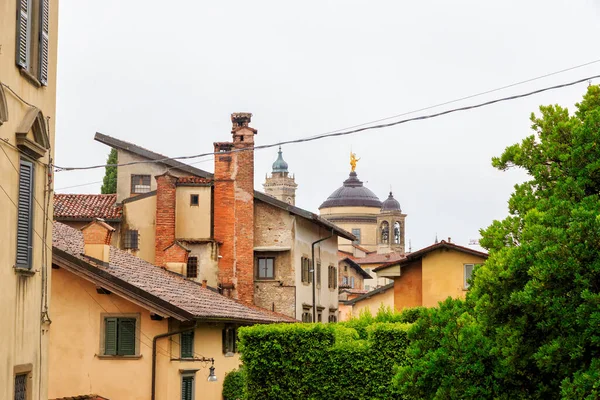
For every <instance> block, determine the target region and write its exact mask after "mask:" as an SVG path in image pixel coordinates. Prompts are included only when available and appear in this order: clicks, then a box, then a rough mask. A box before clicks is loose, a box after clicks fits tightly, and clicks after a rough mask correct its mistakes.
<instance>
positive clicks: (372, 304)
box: [352, 288, 394, 318]
mask: <svg viewBox="0 0 600 400" xmlns="http://www.w3.org/2000/svg"><path fill="white" fill-rule="evenodd" d="M381 307H390V308H391V309H392V310H393V309H394V291H393V290H392V289H391V288H390V289H389V290H385V291H383V292H381V293H377V294H375V295H373V296H371V297H369V298H366V299H364V300H360V301H357V302H356V303H354V304H353V305H352V316H353V317H355V318H358V317H359V316H360V313H361V312H365V311H366V310H369V312H370V313H371V315H373V316H375V315H377V312H378V311H379V309H380V308H381Z"/></svg>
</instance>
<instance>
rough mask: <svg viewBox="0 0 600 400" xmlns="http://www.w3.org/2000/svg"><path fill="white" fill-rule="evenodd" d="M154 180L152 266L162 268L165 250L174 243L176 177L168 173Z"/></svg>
mask: <svg viewBox="0 0 600 400" xmlns="http://www.w3.org/2000/svg"><path fill="white" fill-rule="evenodd" d="M155 178H156V232H155V238H154V264H156V265H158V266H161V267H164V266H165V264H166V262H167V260H166V259H165V250H166V249H167V248H168V247H169V246H171V245H172V244H173V243H174V242H175V205H176V199H175V194H176V193H175V192H176V190H177V188H176V186H175V183H176V182H177V177H175V176H173V175H171V174H170V173H169V172H168V171H167V172H165V173H164V174H162V175H158V176H156V177H155Z"/></svg>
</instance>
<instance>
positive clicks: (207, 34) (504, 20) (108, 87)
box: [55, 0, 600, 250]
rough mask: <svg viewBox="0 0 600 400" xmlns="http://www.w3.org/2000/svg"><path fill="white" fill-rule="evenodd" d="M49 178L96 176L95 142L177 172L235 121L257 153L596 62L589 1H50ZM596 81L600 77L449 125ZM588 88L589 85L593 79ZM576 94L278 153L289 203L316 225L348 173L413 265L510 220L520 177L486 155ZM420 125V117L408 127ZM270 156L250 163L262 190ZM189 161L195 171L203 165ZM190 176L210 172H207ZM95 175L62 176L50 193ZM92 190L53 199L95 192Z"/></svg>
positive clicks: (592, 70) (598, 28)
mask: <svg viewBox="0 0 600 400" xmlns="http://www.w3.org/2000/svg"><path fill="white" fill-rule="evenodd" d="M59 34H60V37H59V52H58V56H59V60H58V99H57V120H56V122H57V125H56V130H57V135H56V160H55V161H56V164H57V165H60V166H83V165H90V164H101V163H103V162H104V161H105V160H106V156H107V154H108V151H109V148H107V147H106V146H104V145H102V144H100V143H97V142H95V141H94V140H93V136H94V133H95V132H97V131H98V132H102V133H104V134H107V135H110V136H114V137H116V138H119V139H123V140H126V141H131V142H134V143H136V144H138V145H140V146H143V147H146V148H148V149H151V150H154V151H157V152H160V153H163V154H166V155H169V156H180V155H190V154H197V153H203V152H209V151H212V143H213V142H215V141H226V140H229V139H230V137H231V136H230V128H231V122H230V119H229V115H230V114H231V113H232V112H237V111H248V112H252V113H253V114H254V117H253V119H252V126H253V127H255V128H257V129H258V135H257V136H256V142H257V144H267V143H273V142H276V141H280V140H287V139H293V138H300V137H305V136H312V135H315V134H319V133H323V132H328V131H332V130H336V129H341V128H345V127H349V126H353V125H357V124H361V123H364V122H368V121H372V120H376V119H380V118H384V117H388V116H392V115H397V114H401V113H403V112H407V111H411V110H415V109H419V108H422V107H427V106H431V105H435V104H438V103H442V102H445V101H449V100H453V99H457V98H461V97H463V96H468V95H471V94H474V93H478V92H482V91H486V90H490V89H495V88H498V87H501V86H504V85H508V84H512V83H515V82H518V81H522V80H525V79H528V78H532V77H536V76H540V75H544V74H547V73H550V72H554V71H558V70H561V69H564V68H569V67H572V66H576V65H580V64H583V63H586V62H589V61H593V60H596V59H600V51H599V47H598V38H600V0H579V1H566V0H564V1H559V0H544V1H541V0H537V1H531V0H530V1H522V0H521V1H515V0H511V1H507V0H504V1H495V2H491V1H481V0H479V1H476V0H472V1H457V0H454V1H441V0H440V1H410V2H409V1H391V0H389V1H364V0H363V1H349V0H344V1H342V0H339V1H324V0H320V1H302V2H290V1H281V0H279V1H258V0H255V1H241V0H240V1H211V2H208V1H192V0H181V1H178V2H176V3H172V2H166V1H155V0H102V1H98V0H61V1H60V19H59ZM598 73H600V63H597V64H594V65H591V66H588V67H584V68H580V69H577V70H574V71H570V72H566V73H562V74H559V75H555V76H553V77H550V78H546V79H542V80H538V81H535V82H532V83H529V84H524V85H520V86H517V87H513V88H510V89H507V90H503V91H501V92H496V93H492V94H488V95H485V96H481V97H478V98H474V99H470V100H466V101H462V102H460V103H455V104H452V105H449V106H444V107H440V108H437V109H435V110H430V111H428V112H433V111H441V110H443V109H445V108H449V107H456V106H463V105H468V104H473V103H477V102H481V101H485V100H490V99H493V98H496V97H504V96H508V95H511V94H516V93H522V92H526V91H530V90H533V89H537V88H541V87H544V86H551V85H554V84H558V83H564V82H568V81H572V80H576V79H578V78H583V77H586V76H589V75H595V74H598ZM594 83H596V84H598V83H600V81H598V80H596V81H595V82H594ZM586 86H587V84H579V85H576V86H573V87H570V88H567V89H560V90H557V91H552V92H548V93H544V94H541V95H537V96H534V97H530V98H527V99H522V100H516V101H511V102H509V103H503V104H499V105H494V106H490V107H487V108H485V109H479V110H473V111H467V112H463V113H457V114H453V115H449V116H444V117H440V118H436V119H432V120H427V121H418V122H413V123H409V124H404V125H400V126H396V127H392V128H387V129H382V130H377V131H367V132H364V133H360V134H355V135H351V136H346V137H341V138H331V139H325V140H322V141H318V142H311V143H305V144H296V145H288V146H284V149H283V152H284V158H285V160H286V161H287V162H288V163H289V166H290V172H292V173H294V174H295V175H296V182H297V183H298V185H299V186H298V192H297V200H296V204H297V205H298V206H300V207H302V208H306V209H308V210H311V211H314V212H317V211H318V207H319V205H320V204H321V202H322V201H324V200H325V199H326V198H327V196H329V194H331V192H333V191H334V190H335V189H336V188H337V187H339V186H340V185H341V184H342V181H343V180H344V179H346V178H347V176H348V172H349V169H350V166H349V152H350V149H351V148H352V149H353V151H355V152H356V153H357V156H358V157H360V158H361V160H360V161H359V163H358V167H357V172H358V176H359V178H360V179H361V180H363V181H364V182H365V185H366V186H367V187H369V188H370V189H371V190H372V191H373V192H375V193H376V194H377V195H378V196H379V197H380V199H381V200H384V199H385V198H386V197H387V193H388V191H389V188H390V186H391V187H392V189H393V191H394V195H395V197H396V198H397V199H398V200H399V201H400V203H401V205H402V210H403V211H404V212H405V213H407V214H408V217H407V222H406V239H407V241H408V240H409V239H410V240H411V242H412V247H413V250H417V249H419V248H421V247H424V246H427V245H429V244H431V243H432V242H433V240H434V237H435V235H436V233H437V234H438V236H439V238H440V239H441V238H446V237H448V236H451V237H452V238H453V241H455V242H457V243H460V244H466V243H467V242H468V241H469V239H472V238H478V237H479V229H480V228H482V227H486V226H487V225H489V224H490V223H491V221H492V220H494V219H501V218H503V217H504V216H506V214H507V200H508V197H509V195H510V193H511V191H512V188H513V185H514V184H515V183H517V182H519V181H522V180H524V179H525V178H526V175H525V174H524V173H522V172H519V171H509V172H500V171H497V170H495V169H493V168H492V167H491V164H490V160H491V158H492V157H493V156H496V155H500V154H501V153H502V151H503V149H504V148H505V147H506V146H508V145H511V144H513V143H515V142H519V141H520V140H521V139H522V138H524V137H525V136H527V135H530V134H531V130H530V122H529V115H530V113H531V112H532V111H536V110H537V108H538V106H539V105H540V104H550V103H553V104H561V105H564V106H568V107H569V108H570V109H572V107H573V104H574V103H575V102H577V101H579V99H580V98H581V96H582V95H583V93H584V92H585V88H586ZM415 115H419V114H415ZM276 156H277V150H276V149H268V150H261V151H257V152H256V154H255V159H256V161H255V162H256V164H255V186H256V188H257V189H259V190H262V183H263V182H264V176H265V173H267V172H269V171H270V169H271V164H272V162H273V161H274V160H275V159H276ZM198 161H202V160H198ZM195 166H197V167H199V168H202V169H206V170H208V171H212V170H213V163H212V160H203V162H200V163H198V164H195ZM103 175H104V171H103V170H93V171H84V172H59V173H57V174H56V183H55V187H56V188H57V189H61V188H64V187H68V186H72V185H78V184H84V183H89V182H95V181H100V180H101V179H102V177H103ZM99 191H100V184H98V183H96V184H92V185H88V186H82V187H77V188H70V189H65V190H57V192H58V193H99Z"/></svg>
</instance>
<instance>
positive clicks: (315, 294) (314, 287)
mask: <svg viewBox="0 0 600 400" xmlns="http://www.w3.org/2000/svg"><path fill="white" fill-rule="evenodd" d="M331 237H333V229H331V234H330V235H329V236H327V237H324V238H321V239H319V240H317V241H316V242H313V243H312V278H313V279H312V292H313V322H316V321H317V289H316V285H317V282H316V281H317V274H316V272H315V271H316V269H317V268H316V264H315V244H317V243H319V242H322V241H323V240H327V239H329V238H331ZM321 275H322V274H321ZM321 278H322V277H321Z"/></svg>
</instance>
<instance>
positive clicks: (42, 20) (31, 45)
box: [15, 0, 50, 85]
mask: <svg viewBox="0 0 600 400" xmlns="http://www.w3.org/2000/svg"><path fill="white" fill-rule="evenodd" d="M49 3H50V0H20V1H19V2H18V6H17V43H16V60H15V61H16V63H17V65H18V66H19V67H21V70H22V71H25V72H26V73H27V74H28V75H30V76H31V77H33V78H34V79H36V80H37V81H38V83H39V84H42V85H47V84H48V53H49V48H48V47H49V37H48V36H49V15H50V4H49Z"/></svg>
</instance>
